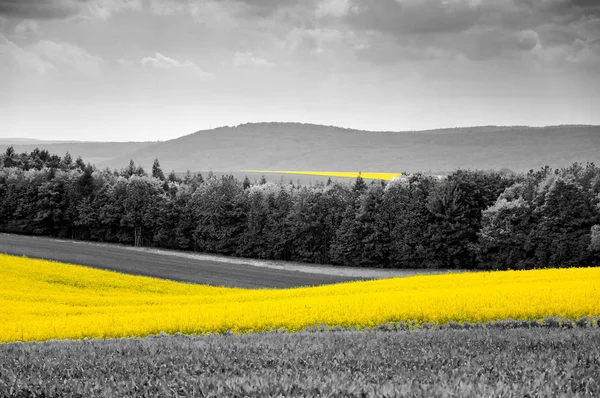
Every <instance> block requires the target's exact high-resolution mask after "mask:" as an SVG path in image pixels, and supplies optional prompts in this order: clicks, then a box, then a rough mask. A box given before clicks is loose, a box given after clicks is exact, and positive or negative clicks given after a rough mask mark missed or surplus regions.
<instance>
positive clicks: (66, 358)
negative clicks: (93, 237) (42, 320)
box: [0, 325, 600, 397]
mask: <svg viewBox="0 0 600 398" xmlns="http://www.w3.org/2000/svg"><path fill="white" fill-rule="evenodd" d="M499 326H500V325H496V326H493V327H490V328H488V329H471V330H453V329H445V330H411V331H391V332H384V331H371V332H356V331H344V332H332V331H330V332H300V333H296V334H287V333H267V334H249V335H204V336H194V337H189V336H182V335H179V336H160V337H147V338H137V339H118V340H88V341H81V340H80V341H68V340H65V341H50V342H44V343H11V344H2V345H0V396H19V397H32V396H44V397H59V396H79V397H94V396H98V397H104V396H172V397H174V396H198V397H220V396H239V397H242V396H251V397H255V396H321V397H332V396H333V397H336V396H337V397H346V396H350V397H393V396H416V397H482V396H487V397H489V396H503V397H534V396H536V397H554V396H565V397H571V396H573V397H574V396H581V397H583V396H588V397H593V396H598V395H599V394H600V379H599V378H598V374H600V329H598V328H572V329H571V328H569V329H565V328H546V327H538V328H531V329H529V328H516V329H511V328H503V327H499Z"/></svg>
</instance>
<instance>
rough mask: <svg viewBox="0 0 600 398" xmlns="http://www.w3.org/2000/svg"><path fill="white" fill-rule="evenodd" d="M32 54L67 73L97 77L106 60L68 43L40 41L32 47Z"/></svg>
mask: <svg viewBox="0 0 600 398" xmlns="http://www.w3.org/2000/svg"><path fill="white" fill-rule="evenodd" d="M29 50H30V52H32V53H35V54H36V55H38V56H39V57H41V58H43V59H45V60H46V61H48V62H50V63H52V64H53V65H54V66H55V67H56V69H58V70H59V71H61V72H65V73H72V72H76V73H78V74H82V75H96V74H98V73H100V72H101V68H102V65H103V63H104V60H103V59H102V58H100V57H98V56H96V55H93V54H90V53H89V52H88V51H86V50H85V49H83V48H81V47H78V46H76V45H73V44H70V43H66V42H55V41H52V40H40V41H39V42H38V43H36V44H34V45H33V46H31V47H30V49H29Z"/></svg>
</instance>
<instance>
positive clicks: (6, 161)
mask: <svg viewBox="0 0 600 398" xmlns="http://www.w3.org/2000/svg"><path fill="white" fill-rule="evenodd" d="M14 158H15V148H14V147H12V146H9V147H8V148H6V152H4V156H3V159H2V165H3V166H4V167H14V166H15V165H16V162H15V159H14Z"/></svg>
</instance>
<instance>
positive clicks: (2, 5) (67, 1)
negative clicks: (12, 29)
mask: <svg viewBox="0 0 600 398" xmlns="http://www.w3.org/2000/svg"><path fill="white" fill-rule="evenodd" d="M80 9H81V4H80V3H79V2H77V1H74V0H0V15H3V16H6V17H14V18H30V19H62V18H67V17H69V16H71V15H74V14H76V13H77V12H78V11H79V10H80Z"/></svg>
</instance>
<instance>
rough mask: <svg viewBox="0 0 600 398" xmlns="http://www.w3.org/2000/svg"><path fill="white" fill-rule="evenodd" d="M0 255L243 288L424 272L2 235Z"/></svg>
mask: <svg viewBox="0 0 600 398" xmlns="http://www.w3.org/2000/svg"><path fill="white" fill-rule="evenodd" d="M0 253H5V254H11V255H17V256H27V257H32V258H41V259H46V260H54V261H60V262H65V263H72V264H80V265H87V266H90V267H94V268H100V269H106V270H112V271H118V272H123V273H127V274H133V275H146V276H153V277H157V278H164V279H171V280H175V281H182V282H194V283H201V284H207V285H213V286H231V287H245V288H261V287H270V288H286V287H297V286H315V285H324V284H329V283H338V282H345V281H351V280H361V279H377V278H384V277H392V276H409V275H413V274H416V273H425V272H426V271H419V270H376V269H357V268H349V267H333V266H318V265H309V264H299V263H287V262H283V261H260V260H252V259H241V258H230V257H223V256H211V255H203V254H195V253H186V252H178V251H170V250H156V249H146V248H134V247H130V246H124V245H114V244H99V243H92V242H80V241H68V240H59V239H50V238H44V237H31V236H22V235H12V234H1V233H0ZM437 272H443V271H439V270H438V271H437Z"/></svg>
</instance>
